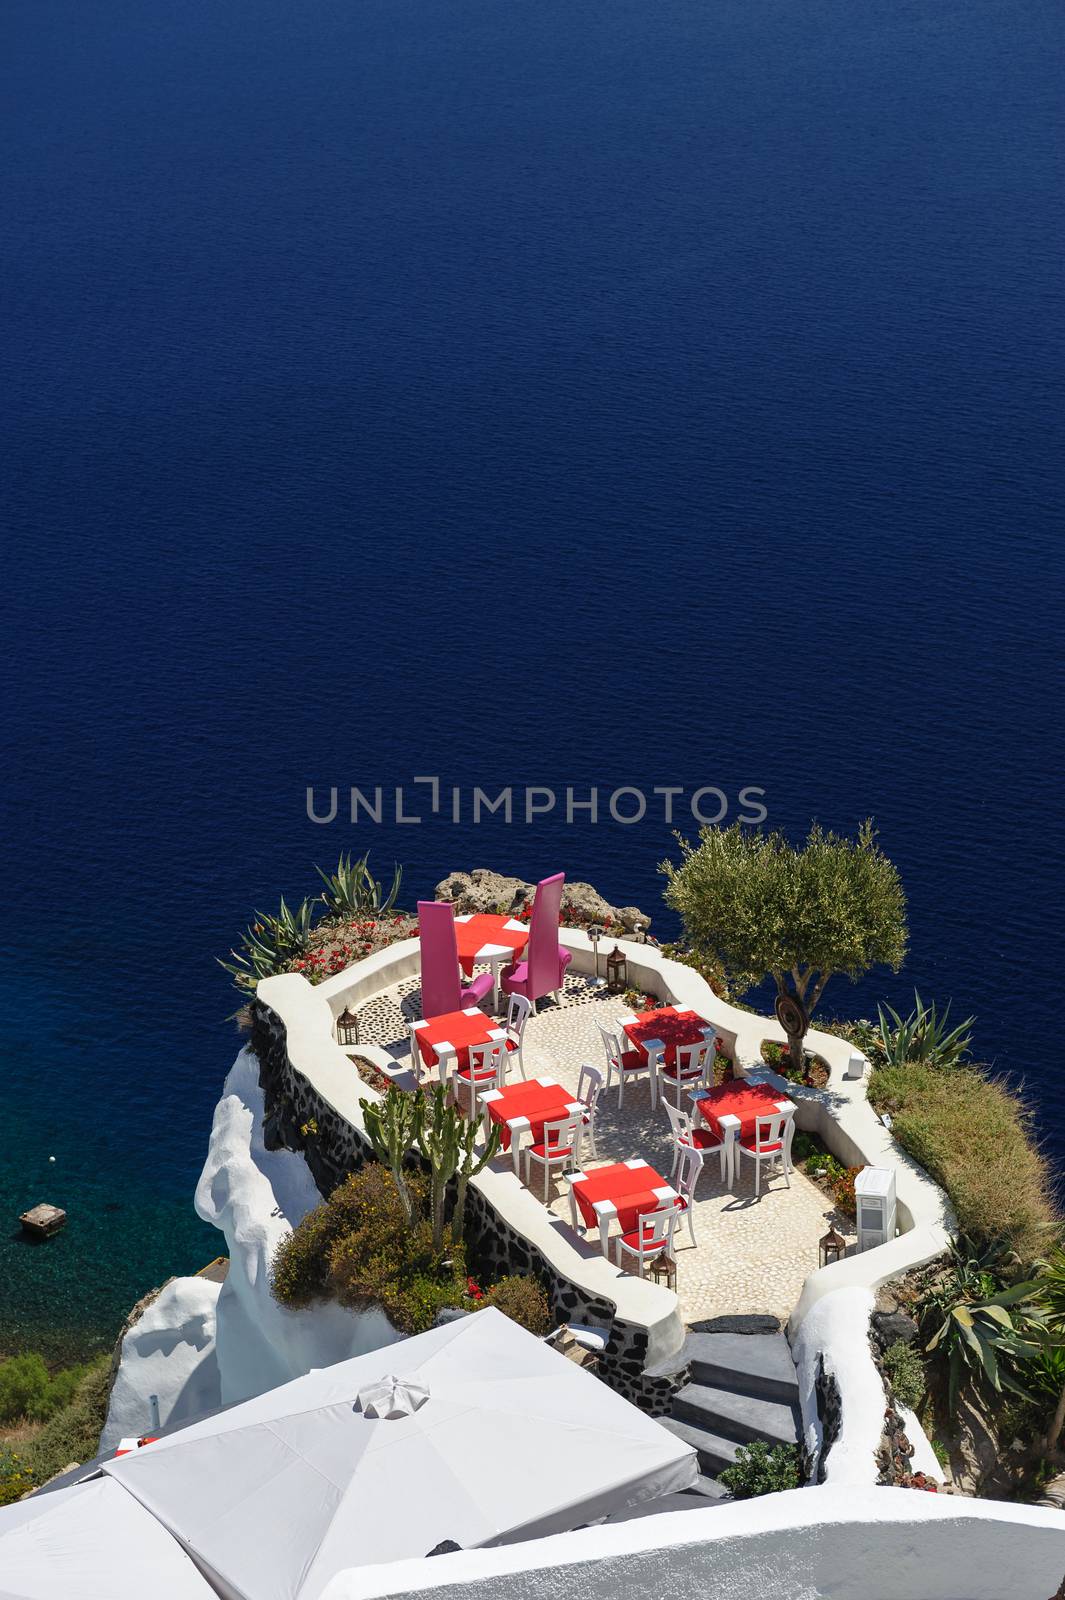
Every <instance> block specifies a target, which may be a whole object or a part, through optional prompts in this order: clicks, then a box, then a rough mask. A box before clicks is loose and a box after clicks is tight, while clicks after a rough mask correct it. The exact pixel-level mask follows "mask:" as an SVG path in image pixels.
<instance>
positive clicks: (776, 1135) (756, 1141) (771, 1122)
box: [736, 1106, 795, 1198]
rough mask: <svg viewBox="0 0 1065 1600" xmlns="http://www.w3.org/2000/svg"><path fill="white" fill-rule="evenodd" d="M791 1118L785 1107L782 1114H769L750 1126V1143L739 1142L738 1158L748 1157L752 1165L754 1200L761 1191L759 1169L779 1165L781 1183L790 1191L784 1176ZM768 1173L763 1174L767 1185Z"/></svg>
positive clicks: (791, 1109)
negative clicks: (751, 1127)
mask: <svg viewBox="0 0 1065 1600" xmlns="http://www.w3.org/2000/svg"><path fill="white" fill-rule="evenodd" d="M794 1115H795V1107H794V1106H788V1107H786V1109H785V1110H783V1111H771V1112H769V1113H768V1114H767V1115H766V1116H764V1117H759V1118H758V1119H757V1121H756V1122H755V1125H754V1138H753V1139H742V1138H741V1139H740V1141H739V1143H738V1144H737V1146H736V1148H737V1150H738V1151H739V1153H740V1155H741V1156H749V1157H750V1159H751V1160H752V1161H753V1162H754V1193H755V1198H757V1197H758V1194H759V1193H760V1191H761V1181H762V1168H763V1166H766V1167H770V1166H772V1165H773V1164H774V1163H775V1162H777V1161H779V1162H780V1170H781V1172H782V1173H783V1174H784V1182H785V1184H786V1185H787V1187H788V1188H789V1189H790V1188H791V1182H790V1179H789V1176H788V1174H789V1173H790V1172H791V1156H790V1153H789V1152H790V1145H791V1138H790V1133H791V1119H792V1117H794ZM768 1179H769V1173H768V1172H767V1173H766V1181H767V1182H768Z"/></svg>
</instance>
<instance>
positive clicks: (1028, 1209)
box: [869, 1061, 1059, 1262]
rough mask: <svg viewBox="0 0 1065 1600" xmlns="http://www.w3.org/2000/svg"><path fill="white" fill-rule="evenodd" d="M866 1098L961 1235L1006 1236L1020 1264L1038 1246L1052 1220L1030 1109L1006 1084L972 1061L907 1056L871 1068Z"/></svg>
mask: <svg viewBox="0 0 1065 1600" xmlns="http://www.w3.org/2000/svg"><path fill="white" fill-rule="evenodd" d="M869 1100H870V1103H871V1104H872V1105H873V1107H874V1108H875V1109H876V1110H877V1111H880V1112H883V1111H888V1112H890V1113H891V1120H892V1130H891V1131H892V1133H893V1134H894V1136H895V1137H896V1139H897V1140H898V1141H899V1144H900V1145H902V1147H903V1149H905V1150H907V1151H909V1153H910V1155H912V1156H913V1157H914V1159H915V1160H916V1161H919V1162H920V1163H921V1165H922V1166H923V1167H925V1168H926V1169H927V1170H928V1172H930V1173H931V1175H932V1177H933V1178H935V1179H936V1180H937V1181H938V1182H939V1183H941V1184H942V1185H943V1187H944V1189H945V1190H946V1191H947V1193H948V1195H949V1196H950V1198H951V1201H952V1203H953V1205H954V1210H955V1212H956V1213H957V1218H958V1226H959V1229H960V1231H961V1232H962V1233H963V1234H965V1235H967V1236H968V1237H969V1238H970V1239H972V1240H973V1241H974V1242H975V1243H976V1244H977V1245H985V1244H989V1243H991V1242H992V1241H994V1240H996V1239H999V1238H1006V1239H1007V1240H1008V1242H1009V1244H1010V1245H1011V1247H1012V1248H1013V1249H1014V1250H1015V1251H1016V1252H1017V1254H1018V1256H1019V1257H1020V1258H1021V1260H1022V1262H1030V1261H1032V1260H1034V1259H1035V1258H1036V1257H1038V1256H1039V1255H1040V1254H1042V1253H1043V1252H1044V1251H1045V1249H1046V1247H1047V1243H1048V1239H1049V1237H1050V1235H1051V1233H1052V1231H1053V1229H1054V1228H1055V1226H1057V1225H1058V1222H1059V1218H1058V1215H1057V1210H1056V1207H1055V1205H1054V1202H1053V1199H1052V1187H1051V1182H1050V1177H1049V1173H1048V1169H1047V1165H1046V1162H1045V1161H1044V1159H1043V1157H1042V1155H1041V1154H1040V1152H1039V1150H1038V1149H1037V1148H1036V1145H1035V1143H1034V1140H1033V1137H1032V1135H1031V1114H1030V1112H1029V1111H1028V1109H1027V1107H1026V1106H1025V1105H1024V1102H1023V1101H1022V1100H1021V1098H1020V1097H1019V1096H1018V1095H1017V1094H1016V1093H1015V1092H1014V1091H1013V1090H1012V1089H1010V1088H1009V1087H1008V1086H1007V1085H1006V1084H1005V1083H1003V1082H1002V1081H1001V1080H999V1079H996V1078H992V1077H990V1076H988V1075H987V1074H986V1072H984V1071H982V1070H981V1069H980V1068H978V1067H973V1066H963V1067H957V1068H954V1069H953V1070H948V1071H946V1072H944V1071H941V1070H939V1069H937V1068H935V1067H930V1066H928V1065H926V1064H924V1063H921V1062H916V1061H909V1062H905V1063H903V1064H902V1065H899V1066H893V1067H892V1066H887V1067H878V1068H877V1069H876V1071H875V1072H874V1073H873V1074H872V1076H871V1077H870V1080H869Z"/></svg>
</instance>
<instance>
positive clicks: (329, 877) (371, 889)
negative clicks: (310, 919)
mask: <svg viewBox="0 0 1065 1600" xmlns="http://www.w3.org/2000/svg"><path fill="white" fill-rule="evenodd" d="M369 860H370V855H369V852H368V851H367V853H366V855H364V856H360V857H359V859H358V861H353V860H352V859H351V855H350V853H348V854H345V855H342V856H341V858H340V860H339V861H338V862H337V866H336V871H335V872H323V871H322V869H321V867H315V869H314V870H315V871H316V872H317V874H318V876H319V877H320V878H321V880H322V882H323V883H324V884H325V893H324V894H323V895H322V900H323V901H324V903H325V909H326V915H327V916H329V917H339V918H341V919H345V918H347V917H362V916H365V915H366V914H367V912H371V913H374V914H375V915H383V914H384V913H386V912H389V911H391V910H392V907H393V906H394V905H395V903H396V897H397V896H398V894H399V886H400V884H401V883H402V881H403V868H402V867H398V866H396V867H393V869H392V887H391V889H390V890H389V891H388V893H387V894H385V892H384V884H383V883H381V882H379V881H378V880H377V879H376V878H375V877H374V876H373V874H372V873H371V872H370V868H369Z"/></svg>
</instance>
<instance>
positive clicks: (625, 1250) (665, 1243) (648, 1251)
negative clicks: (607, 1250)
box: [616, 1201, 680, 1278]
mask: <svg viewBox="0 0 1065 1600" xmlns="http://www.w3.org/2000/svg"><path fill="white" fill-rule="evenodd" d="M679 1218H680V1211H679V1210H678V1209H677V1207H676V1205H674V1204H673V1202H672V1201H671V1202H670V1203H669V1205H668V1206H663V1207H662V1208H661V1209H660V1210H658V1211H645V1212H644V1214H643V1216H642V1217H638V1218H637V1219H636V1220H637V1226H636V1227H635V1228H634V1229H633V1231H632V1232H631V1233H623V1234H622V1235H621V1237H620V1238H619V1239H618V1241H617V1256H616V1260H617V1264H618V1266H619V1267H624V1265H625V1261H624V1257H625V1256H626V1255H630V1256H635V1257H636V1265H637V1268H638V1271H639V1275H640V1277H641V1278H642V1277H643V1269H644V1264H645V1263H646V1262H648V1261H653V1260H654V1259H655V1256H660V1255H661V1254H662V1252H663V1251H665V1253H666V1255H668V1254H669V1252H670V1248H671V1246H672V1244H673V1231H674V1229H675V1228H676V1226H677V1222H678V1219H679Z"/></svg>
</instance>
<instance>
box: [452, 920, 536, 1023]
mask: <svg viewBox="0 0 1065 1600" xmlns="http://www.w3.org/2000/svg"><path fill="white" fill-rule="evenodd" d="M455 940H456V943H457V944H458V949H459V966H460V967H461V968H462V970H463V972H464V973H465V974H466V976H467V978H471V977H472V976H473V964H474V962H475V961H483V962H485V963H486V964H487V965H488V966H490V967H491V969H492V983H493V985H494V990H493V1003H494V1004H495V1005H496V1006H497V1007H498V1005H499V972H500V968H501V967H504V966H508V965H509V964H510V962H512V961H516V960H517V959H518V957H519V956H520V954H521V952H522V951H523V950H524V949H525V946H526V945H527V944H528V942H529V928H528V924H527V923H524V922H519V921H518V920H517V918H516V917H499V916H494V915H493V914H492V913H491V912H490V911H475V912H471V913H470V914H469V915H468V916H464V917H456V918H455Z"/></svg>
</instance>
